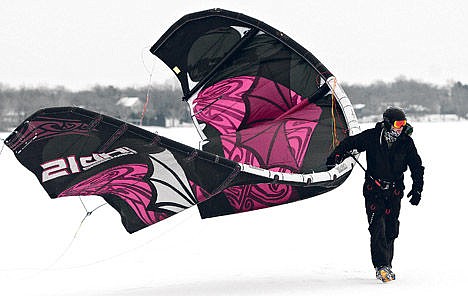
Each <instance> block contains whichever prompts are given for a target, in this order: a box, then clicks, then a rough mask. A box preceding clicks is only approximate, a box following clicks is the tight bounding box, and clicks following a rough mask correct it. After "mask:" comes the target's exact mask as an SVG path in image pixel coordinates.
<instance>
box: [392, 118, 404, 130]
mask: <svg viewBox="0 0 468 296" xmlns="http://www.w3.org/2000/svg"><path fill="white" fill-rule="evenodd" d="M405 125H406V119H404V120H397V121H394V122H393V127H394V128H402V127H404V126H405Z"/></svg>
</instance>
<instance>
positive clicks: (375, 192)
mask: <svg viewBox="0 0 468 296" xmlns="http://www.w3.org/2000/svg"><path fill="white" fill-rule="evenodd" d="M403 190H404V185H403V184H400V185H399V186H398V185H396V186H395V185H392V186H390V188H388V189H387V190H382V189H381V188H380V187H379V186H377V185H376V184H375V183H374V182H373V181H371V180H366V182H365V183H364V190H363V193H364V198H365V204H366V213H367V221H368V222H369V232H370V237H371V238H370V247H371V257H372V263H373V264H374V267H380V266H390V267H391V266H392V260H393V250H394V242H395V239H396V238H397V237H398V232H399V227H400V221H398V217H399V215H400V207H401V199H402V197H403Z"/></svg>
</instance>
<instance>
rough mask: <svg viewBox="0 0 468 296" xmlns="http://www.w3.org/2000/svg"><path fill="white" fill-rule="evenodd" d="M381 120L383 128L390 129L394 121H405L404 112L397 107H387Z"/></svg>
mask: <svg viewBox="0 0 468 296" xmlns="http://www.w3.org/2000/svg"><path fill="white" fill-rule="evenodd" d="M383 120H384V125H385V127H386V128H387V129H390V127H391V126H392V125H393V123H394V122H395V121H398V120H406V115H405V111H403V109H401V108H398V107H388V108H387V110H385V112H384V113H383Z"/></svg>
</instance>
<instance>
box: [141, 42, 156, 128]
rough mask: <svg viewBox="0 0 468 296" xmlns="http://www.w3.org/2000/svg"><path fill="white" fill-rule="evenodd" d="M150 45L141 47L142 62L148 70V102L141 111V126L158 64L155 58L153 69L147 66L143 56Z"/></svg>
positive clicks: (147, 100)
mask: <svg viewBox="0 0 468 296" xmlns="http://www.w3.org/2000/svg"><path fill="white" fill-rule="evenodd" d="M148 48H149V47H148V46H146V47H144V48H142V49H141V63H142V64H143V67H145V70H146V72H147V73H148V75H149V77H148V89H147V91H146V102H145V104H144V105H143V111H142V112H141V117H140V126H142V125H143V119H144V118H145V114H146V108H147V107H148V103H149V100H150V98H151V90H152V81H153V73H154V67H155V66H156V61H155V60H153V65H152V66H151V70H149V69H148V67H146V64H145V60H144V58H143V52H146V51H147V49H148Z"/></svg>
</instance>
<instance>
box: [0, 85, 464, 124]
mask: <svg viewBox="0 0 468 296" xmlns="http://www.w3.org/2000/svg"><path fill="white" fill-rule="evenodd" d="M343 88H344V90H345V92H346V93H347V94H348V96H349V97H350V100H351V102H352V103H353V105H354V106H355V107H356V113H357V115H358V118H360V117H364V116H371V115H377V114H382V112H383V111H384V110H385V108H386V107H387V106H389V105H394V106H395V105H396V106H401V107H402V108H404V109H405V110H406V111H407V113H408V114H409V115H414V116H418V115H425V114H456V115H458V116H459V117H460V118H467V117H468V85H464V84H462V83H461V82H455V83H452V84H450V85H447V86H444V87H441V86H435V85H432V84H428V83H423V82H419V81H415V80H411V79H406V78H398V79H396V80H395V81H393V82H389V83H386V82H374V83H372V84H370V85H358V84H346V83H344V84H343ZM148 94H149V98H148V102H147V106H146V108H144V104H145V103H146V101H147V95H148ZM125 97H132V98H138V103H139V104H136V105H134V106H126V105H124V104H119V103H118V102H119V101H120V100H121V99H122V98H125ZM181 97H182V94H181V92H180V90H179V88H174V87H172V86H169V85H155V86H152V87H151V89H148V88H147V87H139V88H138V87H127V88H117V87H114V86H95V87H93V88H91V89H88V90H81V91H70V90H67V89H66V88H64V87H55V88H47V87H35V88H31V87H20V88H12V87H8V86H6V85H2V84H0V130H1V131H8V130H11V129H12V128H14V127H16V126H17V125H18V124H20V123H21V122H22V121H23V120H24V119H25V118H26V117H28V116H29V115H31V114H32V113H34V112H35V111H37V110H39V109H42V108H46V107H56V106H78V107H83V108H87V109H90V110H93V111H95V112H101V113H103V114H106V115H110V116H113V117H117V118H120V119H122V120H124V121H128V122H131V123H139V122H140V120H142V122H143V124H144V125H160V126H166V125H167V124H168V123H171V122H172V123H174V122H190V112H189V110H188V106H187V104H185V103H183V102H182V101H181ZM143 109H145V110H146V111H145V113H144V116H143V117H142V112H143ZM168 119H170V120H168Z"/></svg>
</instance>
